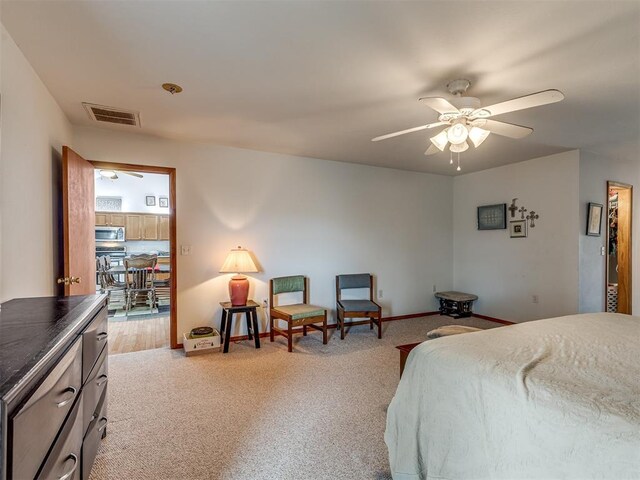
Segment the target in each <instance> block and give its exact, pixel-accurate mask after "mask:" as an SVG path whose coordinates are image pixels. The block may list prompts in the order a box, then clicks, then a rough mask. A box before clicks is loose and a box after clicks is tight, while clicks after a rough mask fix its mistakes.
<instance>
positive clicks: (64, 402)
mask: <svg viewBox="0 0 640 480" xmlns="http://www.w3.org/2000/svg"><path fill="white" fill-rule="evenodd" d="M66 392H70V393H71V396H70V397H69V398H67V399H66V400H63V401H62V402H60V403H57V404H56V405H58V408H62V407H64V406H65V405H68V404H69V403H70V402H72V401H73V399H74V398H76V393H78V390H77V389H76V387H67V388H65V389H64V390H63V391H62V393H66Z"/></svg>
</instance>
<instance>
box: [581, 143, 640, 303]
mask: <svg viewBox="0 0 640 480" xmlns="http://www.w3.org/2000/svg"><path fill="white" fill-rule="evenodd" d="M608 180H611V181H614V182H621V183H628V184H631V185H633V186H634V192H633V210H632V211H633V220H632V229H633V233H632V236H633V246H632V248H633V255H632V257H631V259H632V262H633V267H632V268H633V271H632V278H633V282H632V308H633V313H634V314H635V315H638V312H640V260H639V257H640V251H639V250H638V248H639V247H640V200H639V198H640V192H639V191H638V187H639V186H640V159H639V158H638V157H637V156H636V157H635V158H618V157H615V156H614V157H611V156H603V155H601V154H596V153H592V152H588V151H584V150H583V151H581V152H580V227H579V228H580V233H579V235H580V312H602V311H604V309H605V300H604V285H605V257H603V256H602V255H600V248H601V247H602V246H605V245H606V243H607V237H606V235H607V234H606V228H607V224H606V220H605V219H603V223H602V236H600V237H590V236H587V235H586V234H585V229H586V222H587V204H588V203H589V202H595V203H601V204H603V205H605V214H604V215H606V205H607V196H606V190H607V181H608ZM604 215H603V216H604ZM605 218H606V217H605Z"/></svg>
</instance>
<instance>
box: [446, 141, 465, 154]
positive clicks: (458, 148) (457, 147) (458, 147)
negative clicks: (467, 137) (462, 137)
mask: <svg viewBox="0 0 640 480" xmlns="http://www.w3.org/2000/svg"><path fill="white" fill-rule="evenodd" d="M468 149H469V144H468V143H467V142H462V143H460V144H452V145H451V146H450V147H449V150H451V151H452V152H453V153H462V152H465V151H467V150H468Z"/></svg>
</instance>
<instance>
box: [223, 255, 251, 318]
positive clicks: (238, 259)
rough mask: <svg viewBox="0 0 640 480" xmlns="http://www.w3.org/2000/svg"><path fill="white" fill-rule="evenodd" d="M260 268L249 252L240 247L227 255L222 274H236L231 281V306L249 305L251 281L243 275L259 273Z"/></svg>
mask: <svg viewBox="0 0 640 480" xmlns="http://www.w3.org/2000/svg"><path fill="white" fill-rule="evenodd" d="M257 271H258V268H257V267H256V264H255V263H254V262H253V259H252V258H251V255H249V252H248V251H247V250H246V249H244V248H242V247H240V246H238V248H234V249H233V250H231V251H230V252H229V254H228V255H227V258H226V260H225V261H224V263H223V264H222V267H220V273H235V275H234V276H233V277H231V280H229V296H230V297H231V305H233V306H234V307H236V306H239V305H246V304H247V297H248V296H249V280H247V277H245V276H244V275H240V274H241V273H253V272H257Z"/></svg>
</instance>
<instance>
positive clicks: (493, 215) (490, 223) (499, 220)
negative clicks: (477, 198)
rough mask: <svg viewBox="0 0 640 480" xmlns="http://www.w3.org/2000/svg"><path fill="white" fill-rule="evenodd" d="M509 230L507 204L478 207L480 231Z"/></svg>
mask: <svg viewBox="0 0 640 480" xmlns="http://www.w3.org/2000/svg"><path fill="white" fill-rule="evenodd" d="M505 228H507V204H506V203H498V204H497V205H482V206H480V207H478V230H504V229H505Z"/></svg>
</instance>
